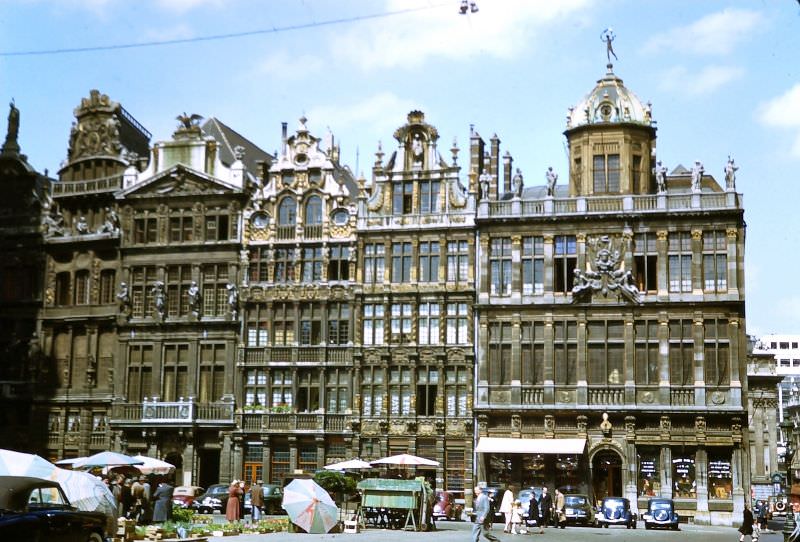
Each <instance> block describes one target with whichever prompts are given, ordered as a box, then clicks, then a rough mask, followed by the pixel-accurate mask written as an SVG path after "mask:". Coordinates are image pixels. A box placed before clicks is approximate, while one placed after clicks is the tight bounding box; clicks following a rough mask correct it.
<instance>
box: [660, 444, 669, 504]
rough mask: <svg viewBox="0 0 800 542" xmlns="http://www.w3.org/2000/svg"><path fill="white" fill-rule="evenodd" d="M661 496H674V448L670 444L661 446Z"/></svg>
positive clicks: (667, 497)
mask: <svg viewBox="0 0 800 542" xmlns="http://www.w3.org/2000/svg"><path fill="white" fill-rule="evenodd" d="M660 462H661V466H660V469H661V497H664V498H666V499H671V498H672V448H670V447H669V444H665V445H662V447H661V457H660Z"/></svg>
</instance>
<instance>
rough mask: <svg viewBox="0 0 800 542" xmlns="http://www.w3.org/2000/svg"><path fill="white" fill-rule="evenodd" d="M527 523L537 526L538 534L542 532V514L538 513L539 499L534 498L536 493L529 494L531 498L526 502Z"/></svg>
mask: <svg viewBox="0 0 800 542" xmlns="http://www.w3.org/2000/svg"><path fill="white" fill-rule="evenodd" d="M528 523H529V524H530V525H535V526H537V527H538V528H539V534H544V526H543V525H542V515H541V514H540V513H539V501H537V500H536V495H531V500H530V502H529V503H528Z"/></svg>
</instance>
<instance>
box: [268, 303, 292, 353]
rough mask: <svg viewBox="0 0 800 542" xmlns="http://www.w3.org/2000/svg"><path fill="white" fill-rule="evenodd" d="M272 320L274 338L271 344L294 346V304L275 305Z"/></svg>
mask: <svg viewBox="0 0 800 542" xmlns="http://www.w3.org/2000/svg"><path fill="white" fill-rule="evenodd" d="M273 310H274V313H275V314H274V318H273V320H272V322H273V323H272V325H273V333H274V337H273V339H272V344H273V345H275V346H291V345H293V344H294V319H295V314H294V304H293V303H275V305H274V307H273Z"/></svg>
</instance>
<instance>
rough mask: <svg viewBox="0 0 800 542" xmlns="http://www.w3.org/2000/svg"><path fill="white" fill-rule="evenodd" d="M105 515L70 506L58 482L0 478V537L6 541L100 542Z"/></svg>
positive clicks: (19, 477)
mask: <svg viewBox="0 0 800 542" xmlns="http://www.w3.org/2000/svg"><path fill="white" fill-rule="evenodd" d="M105 525H106V516H105V514H103V513H102V512H84V511H81V510H78V509H77V508H75V507H74V506H72V505H70V503H69V499H67V496H66V495H64V491H63V490H62V489H61V486H60V485H59V483H58V482H53V481H50V480H42V479H39V478H30V477H27V476H2V477H0V537H3V538H4V539H5V540H58V541H59V542H103V541H104V540H105V539H106V534H108V536H109V537H110V536H112V535H113V533H106V532H105Z"/></svg>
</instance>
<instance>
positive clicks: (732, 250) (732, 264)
mask: <svg viewBox="0 0 800 542" xmlns="http://www.w3.org/2000/svg"><path fill="white" fill-rule="evenodd" d="M725 234H726V235H727V238H728V262H727V263H728V269H727V277H728V295H733V296H738V295H739V265H740V264H739V251H738V246H737V244H736V241H737V237H738V231H737V230H736V228H728V229H726V230H725ZM743 264H744V262H742V265H743Z"/></svg>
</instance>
